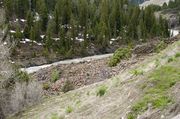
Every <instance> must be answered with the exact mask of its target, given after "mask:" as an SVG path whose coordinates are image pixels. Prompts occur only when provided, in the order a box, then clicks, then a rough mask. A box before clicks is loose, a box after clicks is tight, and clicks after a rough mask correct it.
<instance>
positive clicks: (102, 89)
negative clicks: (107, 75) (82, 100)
mask: <svg viewBox="0 0 180 119" xmlns="http://www.w3.org/2000/svg"><path fill="white" fill-rule="evenodd" d="M107 89H108V87H107V86H104V85H103V86H101V87H99V89H98V91H97V94H96V95H97V96H100V97H101V96H103V95H105V93H106V92H107Z"/></svg>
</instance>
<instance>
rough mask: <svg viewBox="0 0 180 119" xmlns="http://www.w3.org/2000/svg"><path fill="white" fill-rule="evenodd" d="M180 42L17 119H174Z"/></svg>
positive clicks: (45, 103)
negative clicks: (162, 117) (110, 76)
mask: <svg viewBox="0 0 180 119" xmlns="http://www.w3.org/2000/svg"><path fill="white" fill-rule="evenodd" d="M179 51H180V42H179V41H177V42H175V43H174V44H172V45H170V46H168V47H167V48H166V49H165V50H163V51H162V52H160V53H159V54H156V55H153V56H149V58H148V59H146V60H144V61H143V62H141V63H139V64H136V65H135V66H132V67H131V68H129V69H127V70H125V71H122V72H120V74H119V75H117V76H115V77H113V78H111V79H109V80H105V81H103V82H100V83H95V84H92V85H89V86H86V87H83V88H80V89H77V90H74V91H71V92H68V93H65V94H62V95H60V96H54V97H51V98H47V99H45V100H44V101H43V102H42V103H41V104H39V105H37V106H35V107H33V108H30V109H28V110H26V111H25V112H23V113H21V114H20V115H19V116H16V117H13V119H14V118H17V119H36V118H38V119H44V118H46V119H59V118H60V119H65V118H66V119H75V118H87V119H94V118H96V119H98V118H99V119H101V118H103V119H111V118H113V119H119V118H125V117H127V118H128V119H135V118H136V117H137V116H138V115H139V117H141V118H142V117H144V118H145V117H148V118H152V119H159V118H161V116H164V117H167V119H170V118H172V117H174V116H176V115H177V114H178V113H177V112H178V110H176V109H179V108H176V109H175V110H174V111H172V112H171V113H168V112H169V111H170V110H171V109H172V108H173V105H175V106H178V107H179V100H178V99H179V96H178V95H179V93H178V92H176V95H177V96H176V95H173V93H175V92H174V91H178V86H179V81H180V80H179V79H180V72H179V71H180V69H179V68H180V52H179Z"/></svg>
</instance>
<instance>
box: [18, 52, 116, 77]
mask: <svg viewBox="0 0 180 119" xmlns="http://www.w3.org/2000/svg"><path fill="white" fill-rule="evenodd" d="M112 55H113V54H105V55H94V56H89V57H85V58H77V59H71V60H64V61H59V62H54V63H52V64H46V65H42V66H34V67H29V68H22V69H21V70H23V71H26V72H27V73H29V74H30V73H34V72H37V71H39V70H41V69H44V68H48V67H51V66H57V65H62V64H72V63H74V64H77V63H82V62H85V61H86V62H90V61H93V60H99V59H104V58H108V57H110V56H112Z"/></svg>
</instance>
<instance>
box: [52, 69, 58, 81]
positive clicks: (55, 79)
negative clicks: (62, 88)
mask: <svg viewBox="0 0 180 119" xmlns="http://www.w3.org/2000/svg"><path fill="white" fill-rule="evenodd" d="M59 75H60V72H59V71H58V70H57V69H54V70H53V71H52V74H51V82H56V81H57V80H59V78H60V76H59Z"/></svg>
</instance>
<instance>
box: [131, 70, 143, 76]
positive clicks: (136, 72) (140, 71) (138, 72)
mask: <svg viewBox="0 0 180 119" xmlns="http://www.w3.org/2000/svg"><path fill="white" fill-rule="evenodd" d="M131 73H132V74H133V75H135V76H138V75H143V73H144V72H143V71H142V70H138V69H135V70H133V71H131Z"/></svg>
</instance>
